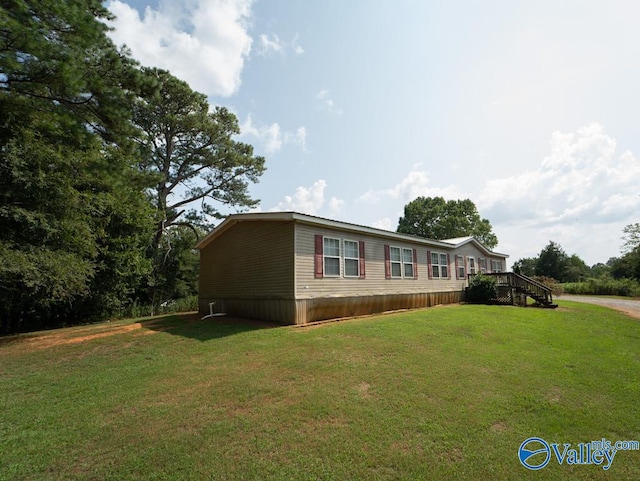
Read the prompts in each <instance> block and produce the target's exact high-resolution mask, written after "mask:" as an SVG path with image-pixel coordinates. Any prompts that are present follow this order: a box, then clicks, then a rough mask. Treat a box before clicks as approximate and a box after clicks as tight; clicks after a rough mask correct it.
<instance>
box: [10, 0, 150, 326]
mask: <svg viewBox="0 0 640 481" xmlns="http://www.w3.org/2000/svg"><path fill="white" fill-rule="evenodd" d="M106 18H109V13H108V11H107V10H106V9H105V8H104V7H103V6H102V4H101V2H100V1H98V0H74V1H72V2H59V1H55V0H38V1H23V0H6V1H3V2H1V3H0V330H4V331H14V330H25V329H31V328H36V327H43V326H53V325H56V324H59V323H66V322H69V321H73V320H75V319H77V318H81V317H88V316H90V315H94V314H98V313H101V312H104V311H106V310H110V309H112V308H113V307H114V306H116V305H117V304H119V303H120V302H122V299H123V298H126V295H127V294H128V293H130V292H132V291H133V290H135V289H136V288H137V286H138V285H139V283H140V280H141V279H142V278H143V276H144V275H145V273H144V271H145V267H144V264H145V262H146V261H145V260H144V246H145V245H147V244H148V236H149V234H150V232H147V234H146V235H145V234H144V231H145V229H146V227H145V226H146V224H147V221H146V219H147V218H148V219H151V215H150V213H149V211H148V202H147V201H146V199H145V198H144V196H143V193H142V185H141V184H140V183H139V182H138V181H139V177H140V175H139V173H138V171H137V170H133V168H132V159H131V158H130V157H128V154H129V153H130V152H131V151H130V150H129V149H125V148H123V147H124V146H125V145H127V143H126V142H125V138H126V135H125V134H126V133H127V132H130V131H131V122H129V119H130V115H129V112H130V104H128V103H127V102H125V100H126V97H127V96H128V95H131V94H132V90H131V89H132V88H134V87H135V86H136V85H137V77H138V74H137V73H136V72H137V70H136V69H134V68H133V67H134V64H135V63H134V62H133V61H132V60H130V59H128V58H127V57H126V55H125V54H124V53H121V52H119V51H118V50H117V49H116V48H115V46H114V45H113V44H112V43H111V41H110V40H109V38H108V37H107V36H106V31H107V27H106V26H105V24H104V23H103V22H102V20H104V19H106ZM145 237H147V238H145ZM143 239H144V242H143ZM136 266H137V267H139V269H138V270H136V269H137V267H136Z"/></svg>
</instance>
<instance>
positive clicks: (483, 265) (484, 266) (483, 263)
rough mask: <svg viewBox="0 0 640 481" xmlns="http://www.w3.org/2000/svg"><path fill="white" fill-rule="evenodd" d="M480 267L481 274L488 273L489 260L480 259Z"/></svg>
mask: <svg viewBox="0 0 640 481" xmlns="http://www.w3.org/2000/svg"><path fill="white" fill-rule="evenodd" d="M478 266H479V268H480V272H481V273H485V272H487V260H486V259H483V258H482V257H479V258H478Z"/></svg>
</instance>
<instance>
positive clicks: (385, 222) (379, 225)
mask: <svg viewBox="0 0 640 481" xmlns="http://www.w3.org/2000/svg"><path fill="white" fill-rule="evenodd" d="M371 227H375V228H376V229H382V230H389V231H392V230H394V229H393V221H392V220H391V219H390V218H389V217H383V218H382V219H378V220H375V221H373V222H372V223H371Z"/></svg>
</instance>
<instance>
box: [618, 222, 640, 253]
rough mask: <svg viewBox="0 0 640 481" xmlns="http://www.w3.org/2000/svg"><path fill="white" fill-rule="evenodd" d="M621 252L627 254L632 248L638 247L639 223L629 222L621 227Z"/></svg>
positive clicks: (639, 236) (639, 243) (639, 241)
mask: <svg viewBox="0 0 640 481" xmlns="http://www.w3.org/2000/svg"><path fill="white" fill-rule="evenodd" d="M622 239H623V240H624V244H623V245H622V253H623V254H628V253H630V252H632V251H633V250H634V249H636V248H638V247H640V223H638V222H636V223H635V224H629V225H626V226H624V228H623V229H622Z"/></svg>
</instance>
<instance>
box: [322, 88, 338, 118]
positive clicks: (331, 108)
mask: <svg viewBox="0 0 640 481" xmlns="http://www.w3.org/2000/svg"><path fill="white" fill-rule="evenodd" d="M330 94H331V92H330V91H329V89H322V90H320V91H319V92H318V93H317V94H316V99H318V100H319V101H320V106H321V107H322V108H323V109H324V110H326V111H328V112H331V113H333V114H336V115H342V109H340V108H338V107H337V106H336V104H335V102H334V101H333V99H332V98H331V96H330Z"/></svg>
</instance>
